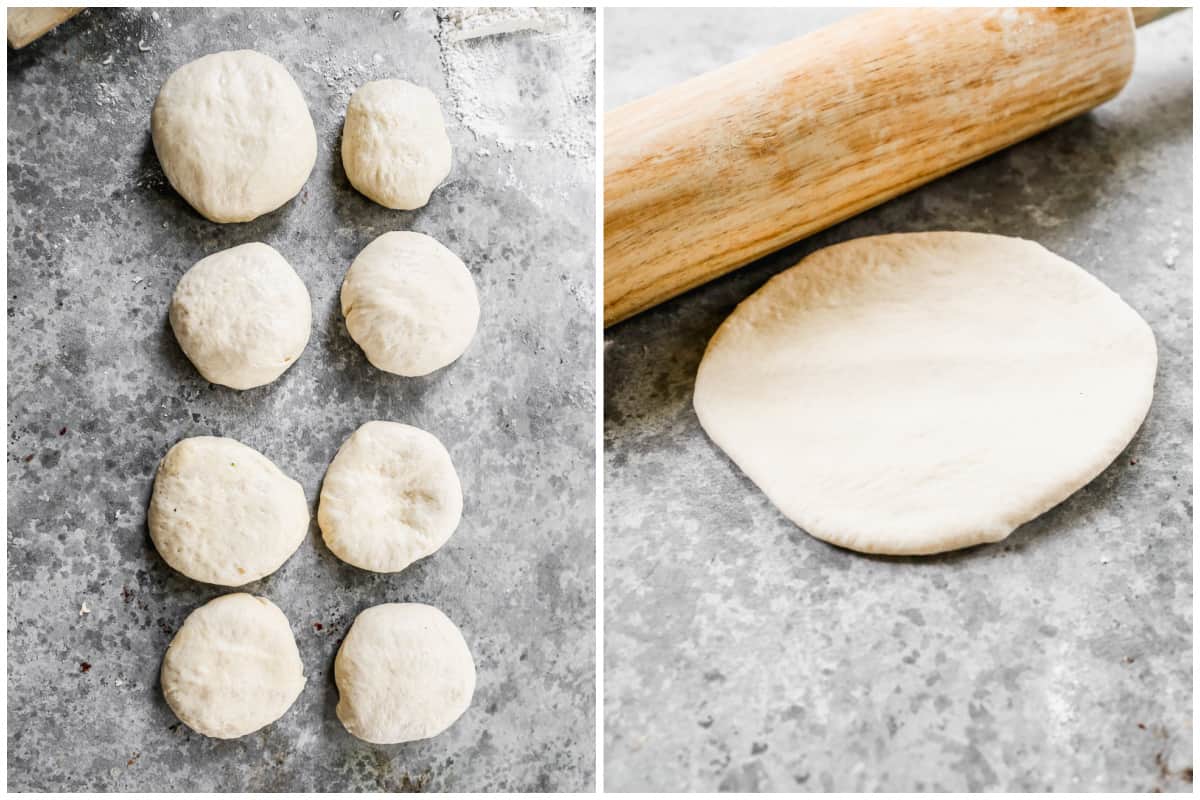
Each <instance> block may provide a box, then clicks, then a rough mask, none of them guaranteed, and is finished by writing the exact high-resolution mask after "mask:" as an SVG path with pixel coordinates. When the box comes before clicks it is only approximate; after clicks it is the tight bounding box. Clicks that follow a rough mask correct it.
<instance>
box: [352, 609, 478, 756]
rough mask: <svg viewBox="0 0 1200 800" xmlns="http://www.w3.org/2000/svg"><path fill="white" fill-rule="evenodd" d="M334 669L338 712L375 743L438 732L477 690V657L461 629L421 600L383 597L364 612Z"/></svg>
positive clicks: (409, 739)
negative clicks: (394, 600)
mask: <svg viewBox="0 0 1200 800" xmlns="http://www.w3.org/2000/svg"><path fill="white" fill-rule="evenodd" d="M333 671H334V678H335V680H336V682H337V687H338V695H339V697H338V704H337V715H338V719H340V720H341V721H342V724H343V725H345V726H346V730H347V731H349V732H350V733H351V734H353V735H354V736H357V737H358V738H359V739H363V740H364V741H368V742H374V743H376V744H394V743H398V742H412V741H416V740H417V739H428V738H430V737H431V736H437V735H438V734H439V733H441V732H442V731H444V730H446V729H447V728H449V727H450V726H451V725H452V724H453V723H454V721H455V720H457V719H458V718H459V717H461V716H462V714H463V712H464V711H466V710H467V707H468V706H469V705H470V704H471V695H472V694H473V693H474V692H475V660H474V659H473V658H471V651H470V650H469V649H468V647H467V643H466V641H465V640H464V639H463V636H462V633H461V632H460V631H459V630H458V627H457V626H456V625H455V624H454V623H453V622H451V621H450V619H449V618H448V617H447V616H446V615H445V614H443V613H442V612H441V611H439V610H438V609H436V608H434V607H433V606H427V605H422V604H420V603H386V604H384V605H379V606H374V607H373V608H368V609H367V610H366V611H364V612H362V613H361V614H359V615H358V617H357V618H356V619H355V620H354V624H353V625H351V626H350V632H349V633H348V634H346V640H345V641H344V642H342V646H341V648H340V649H339V650H338V654H337V658H336V660H335V661H334V666H333Z"/></svg>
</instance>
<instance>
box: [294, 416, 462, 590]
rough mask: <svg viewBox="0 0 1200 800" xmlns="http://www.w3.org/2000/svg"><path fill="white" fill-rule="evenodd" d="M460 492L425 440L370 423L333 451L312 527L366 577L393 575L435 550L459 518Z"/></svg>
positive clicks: (437, 450)
mask: <svg viewBox="0 0 1200 800" xmlns="http://www.w3.org/2000/svg"><path fill="white" fill-rule="evenodd" d="M462 505H463V500H462V486H461V484H459V482H458V473H456V472H455V471H454V465H453V464H452V463H450V454H449V453H447V452H446V448H445V447H443V446H442V443H441V442H439V441H438V439H437V437H436V436H434V435H433V434H431V433H426V432H425V431H423V430H421V429H420V428H414V427H412V426H411V425H402V424H400V423H399V422H382V421H379V420H376V421H374V422H368V423H366V424H364V425H363V426H362V427H360V428H359V429H358V430H356V431H355V432H354V433H353V434H351V435H350V438H349V439H347V440H346V441H345V442H344V443H343V444H342V446H341V447H340V448H339V449H338V451H337V455H336V456H334V458H333V463H332V464H330V465H329V470H328V471H327V472H326V473H325V481H324V482H323V483H322V484H321V504H320V507H319V508H318V510H317V522H318V523H319V524H320V526H321V534H322V535H323V536H324V538H325V544H326V545H328V547H329V549H330V551H331V552H332V553H333V554H334V555H335V556H337V557H338V558H340V559H341V560H342V561H345V562H346V563H347V564H353V565H354V566H356V567H360V568H362V569H368V570H371V571H372V572H399V571H400V570H402V569H404V568H405V567H407V566H408V565H409V564H411V563H412V562H414V561H416V560H417V559H419V558H424V557H425V556H427V555H429V554H430V553H432V552H434V551H435V550H437V549H438V548H439V547H441V546H442V545H443V544H445V543H446V540H447V539H449V538H450V534H452V533H454V529H455V528H457V527H458V522H459V520H460V519H461V518H462Z"/></svg>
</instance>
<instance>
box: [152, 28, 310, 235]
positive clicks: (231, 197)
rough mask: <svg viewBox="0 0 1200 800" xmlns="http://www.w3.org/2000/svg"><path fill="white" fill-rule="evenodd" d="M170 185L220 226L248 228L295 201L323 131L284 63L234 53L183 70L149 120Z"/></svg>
mask: <svg viewBox="0 0 1200 800" xmlns="http://www.w3.org/2000/svg"><path fill="white" fill-rule="evenodd" d="M150 130H151V135H152V136H153V139H154V151H155V152H156V153H157V154H158V160H159V163H161V164H162V168H163V172H165V173H166V175H167V180H169V181H170V182H171V185H172V186H173V187H175V191H177V192H179V194H181V195H182V196H183V198H184V199H185V200H187V201H188V203H190V204H191V205H192V207H193V208H195V209H196V210H197V211H199V212H200V213H201V214H203V215H204V216H205V217H207V218H208V219H210V220H212V221H213V222H247V221H249V220H252V219H254V218H255V217H258V216H261V215H262V214H266V213H267V212H269V211H274V210H275V209H277V208H279V207H280V206H282V205H283V204H284V203H286V202H287V201H288V200H290V199H292V198H293V197H295V196H296V194H297V193H298V192H299V191H300V189H301V187H303V186H304V182H305V181H306V180H308V176H309V173H311V172H312V168H313V165H314V164H315V163H316V160H317V132H316V129H315V128H314V127H313V121H312V116H311V115H310V114H309V113H308V106H307V105H306V104H305V102H304V95H302V94H301V93H300V87H299V86H297V85H296V81H295V80H293V79H292V76H291V75H289V74H288V71H287V69H285V68H284V66H283V65H282V64H280V63H279V62H278V61H275V60H274V59H272V58H269V57H268V56H265V55H263V54H262V53H258V52H255V51H254V50H227V51H224V52H220V53H212V54H211V55H207V56H204V57H203V58H198V59H196V60H195V61H192V62H190V63H187V64H184V65H183V66H182V67H180V68H179V69H177V70H175V72H173V73H171V76H170V77H168V78H167V80H166V82H164V83H163V85H162V89H160V90H159V93H158V99H157V100H156V101H155V103H154V111H153V112H152V113H151V117H150Z"/></svg>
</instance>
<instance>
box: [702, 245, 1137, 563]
mask: <svg viewBox="0 0 1200 800" xmlns="http://www.w3.org/2000/svg"><path fill="white" fill-rule="evenodd" d="M1156 366H1157V350H1156V348H1155V343H1154V334H1153V333H1152V332H1151V331H1150V327H1149V326H1148V325H1147V324H1146V323H1145V321H1144V320H1142V318H1141V317H1140V316H1138V314H1137V312H1135V311H1134V310H1133V309H1132V308H1130V307H1129V306H1128V305H1126V304H1125V302H1124V301H1122V300H1121V298H1120V297H1118V296H1117V295H1116V294H1115V293H1114V292H1112V291H1111V290H1110V289H1108V288H1107V287H1106V286H1105V285H1104V284H1102V283H1101V282H1100V281H1099V280H1097V279H1096V278H1094V277H1092V276H1091V275H1089V274H1088V273H1087V272H1085V271H1084V270H1082V269H1080V268H1079V267H1078V266H1076V265H1075V264H1072V263H1071V262H1069V261H1067V260H1065V259H1063V258H1060V257H1058V256H1056V255H1054V254H1053V253H1051V252H1049V251H1048V250H1046V249H1045V248H1043V247H1041V246H1040V245H1038V244H1035V243H1033V242H1029V241H1025V240H1023V239H1015V238H1009V237H1005V236H989V235H984V234H975V233H916V234H896V235H890V236H875V237H868V238H863V239H856V240H853V241H850V242H845V243H843V244H839V245H835V246H833V247H828V248H826V249H824V250H820V251H818V252H816V253H813V254H812V255H810V256H809V257H808V258H806V259H804V260H803V261H802V262H800V263H799V264H797V265H796V266H795V267H793V268H792V269H789V270H787V271H785V272H783V273H781V274H779V275H777V276H775V277H774V278H772V279H771V280H770V281H768V282H767V284H766V285H765V286H763V288H762V289H760V290H759V291H757V292H755V293H754V294H753V295H751V296H750V297H749V298H748V299H747V300H746V301H745V302H743V303H742V304H741V305H739V306H738V307H737V309H736V310H735V311H734V312H733V314H731V315H730V316H729V318H728V319H727V320H725V322H724V324H722V325H721V327H720V329H718V330H717V333H716V334H715V335H714V336H713V338H712V340H711V341H710V342H709V344H708V350H707V351H706V352H705V354H704V359H703V360H702V362H701V364H700V369H699V372H698V374H697V376H696V389H695V396H694V403H695V408H696V414H697V416H698V417H699V418H700V424H701V425H702V426H703V427H704V429H705V431H707V432H708V435H709V436H710V437H712V439H713V441H714V442H716V443H717V444H718V445H719V446H720V447H721V449H723V450H724V451H725V452H726V453H727V454H728V455H729V457H730V458H732V459H733V461H734V462H735V463H736V464H737V465H738V466H739V467H741V468H742V470H743V471H744V472H745V473H746V475H748V476H749V477H750V479H751V480H753V481H754V482H755V483H756V484H758V486H759V487H760V488H761V489H762V490H763V492H765V493H766V495H767V497H769V498H770V499H771V501H772V502H774V503H775V505H777V506H778V507H779V508H780V510H781V511H783V513H784V514H785V515H786V516H787V517H788V518H790V519H791V520H793V521H794V522H795V523H796V524H797V525H799V526H800V527H802V528H804V529H805V530H806V531H807V532H809V533H810V534H812V535H813V536H816V537H817V538H819V539H823V540H825V541H827V542H830V543H832V544H835V545H839V546H841V547H847V548H849V549H851V550H858V551H861V552H865V553H883V554H891V555H918V554H929V553H939V552H943V551H947V550H955V549H958V548H962V547H970V546H971V545H975V544H979V543H981V542H995V541H998V540H1000V539H1003V538H1004V537H1006V536H1008V534H1010V533H1011V532H1012V531H1013V530H1014V529H1015V528H1016V527H1017V526H1018V525H1020V524H1021V523H1023V522H1026V521H1028V520H1030V519H1033V518H1034V517H1036V516H1038V515H1039V514H1041V513H1042V512H1044V511H1046V510H1047V509H1049V508H1051V507H1053V506H1054V505H1056V504H1058V503H1060V502H1061V501H1062V500H1064V499H1066V498H1067V497H1068V496H1069V495H1070V494H1071V493H1072V492H1074V491H1075V490H1076V489H1079V488H1080V487H1081V486H1083V485H1084V484H1086V483H1087V482H1088V481H1090V480H1091V479H1092V478H1094V477H1096V475H1098V474H1099V473H1100V472H1101V471H1102V470H1103V469H1104V468H1105V467H1106V466H1107V465H1108V464H1109V463H1110V462H1112V460H1113V459H1114V458H1116V456H1117V455H1118V454H1119V453H1120V452H1121V450H1122V449H1123V448H1124V447H1125V445H1126V444H1128V443H1129V440H1130V439H1131V438H1133V435H1134V433H1135V432H1136V431H1137V429H1138V426H1140V425H1141V423H1142V420H1143V419H1144V418H1145V416H1146V412H1147V410H1148V409H1149V407H1150V400H1151V397H1152V395H1153V391H1154V373H1155V368H1156Z"/></svg>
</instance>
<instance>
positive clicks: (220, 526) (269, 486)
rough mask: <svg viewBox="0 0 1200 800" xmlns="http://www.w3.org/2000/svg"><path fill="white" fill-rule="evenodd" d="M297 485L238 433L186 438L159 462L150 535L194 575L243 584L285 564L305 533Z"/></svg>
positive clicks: (177, 564) (167, 558)
mask: <svg viewBox="0 0 1200 800" xmlns="http://www.w3.org/2000/svg"><path fill="white" fill-rule="evenodd" d="M308 520H309V517H308V501H306V500H305V499H304V489H302V488H301V487H300V484H298V483H296V482H295V481H294V480H292V479H291V478H289V477H288V476H287V475H284V474H283V473H282V472H280V470H279V468H278V467H276V466H275V465H274V464H272V463H271V460H270V459H268V458H267V457H266V456H264V455H263V454H262V453H259V452H258V451H257V450H254V449H253V448H250V447H247V446H246V445H244V444H242V443H241V442H238V441H235V440H233V439H223V438H221V437H218V436H195V437H193V438H191V439H184V440H182V441H180V442H178V443H176V445H175V446H174V447H172V448H171V449H170V450H168V451H167V455H166V457H165V458H163V460H162V462H161V463H160V464H159V465H158V473H157V475H155V477H154V492H153V494H152V495H151V496H150V511H149V514H148V522H149V526H150V538H151V539H152V540H153V541H154V546H155V547H156V548H157V549H158V552H159V553H160V554H161V555H162V557H163V559H164V560H165V561H166V562H167V563H168V564H170V565H171V567H172V568H173V569H176V570H178V571H179V572H182V573H183V574H184V575H187V576H188V577H189V578H191V579H193V580H197V581H203V582H205V583H215V584H217V585H219V586H242V585H243V584H247V583H250V582H251V581H256V580H258V579H259V578H262V577H264V576H266V575H270V574H271V573H272V572H274V571H275V570H277V569H279V568H280V567H281V566H283V562H285V561H287V560H288V558H290V557H291V555H292V553H294V552H296V548H298V547H299V546H300V543H301V542H303V541H304V537H305V536H306V535H307V534H308Z"/></svg>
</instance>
